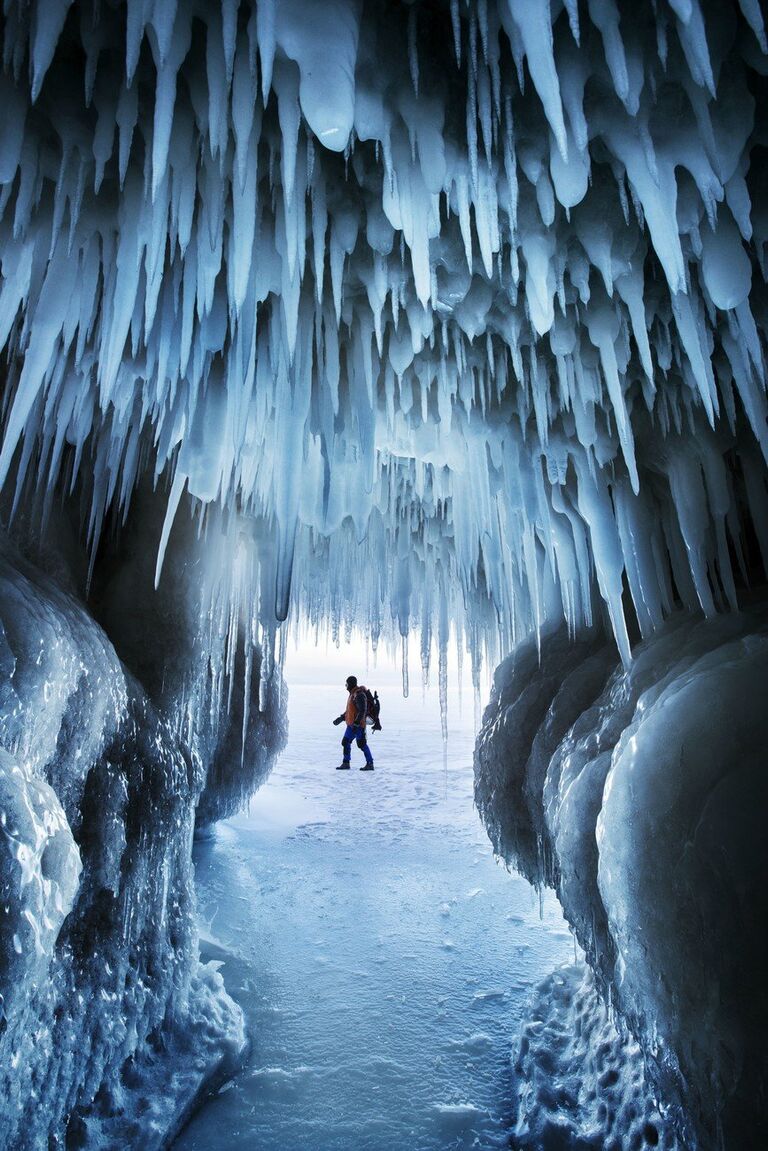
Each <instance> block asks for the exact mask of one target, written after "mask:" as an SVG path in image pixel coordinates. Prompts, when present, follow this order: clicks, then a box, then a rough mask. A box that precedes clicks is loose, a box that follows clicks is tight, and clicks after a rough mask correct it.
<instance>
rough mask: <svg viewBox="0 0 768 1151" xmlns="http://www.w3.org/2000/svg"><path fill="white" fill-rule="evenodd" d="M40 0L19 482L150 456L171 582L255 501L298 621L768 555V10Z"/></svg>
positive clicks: (21, 16) (414, 610)
mask: <svg viewBox="0 0 768 1151" xmlns="http://www.w3.org/2000/svg"><path fill="white" fill-rule="evenodd" d="M4 12H5V20H4V36H3V72H2V75H1V76H0V108H1V109H2V124H1V125H0V217H1V218H0V255H1V257H2V289H1V290H0V347H2V348H3V349H4V362H5V365H6V384H5V387H4V438H3V442H2V453H1V454H0V481H2V483H3V485H4V486H5V487H6V489H10V490H12V491H15V493H16V500H17V503H18V502H19V501H22V502H23V501H24V500H26V499H27V498H28V496H29V493H30V492H32V491H34V490H37V491H38V492H41V493H46V492H47V493H49V498H48V499H47V500H46V501H45V505H44V514H47V513H48V512H49V511H50V503H51V499H50V495H52V494H53V493H59V492H62V491H64V490H66V489H70V488H74V487H78V486H79V490H80V491H81V493H82V495H83V497H84V498H83V500H82V502H83V506H84V507H85V508H86V512H85V525H84V526H85V527H86V530H87V534H88V539H89V546H90V549H91V554H92V556H95V555H96V553H97V549H98V545H99V540H100V538H101V535H102V529H103V528H104V526H105V524H107V523H112V522H114V523H116V522H118V521H119V520H120V518H121V517H123V516H124V515H126V514H128V512H129V503H130V500H131V493H132V491H133V490H134V488H135V485H136V484H137V482H138V481H139V480H140V479H141V478H142V477H146V476H151V477H153V478H156V479H157V481H158V483H159V485H160V490H161V491H163V492H164V493H165V494H164V496H163V498H164V499H167V514H166V517H165V526H164V528H163V532H162V537H161V538H160V539H158V538H157V537H156V536H153V537H152V538H148V539H147V541H146V546H147V548H148V549H152V551H153V557H154V554H155V553H156V554H157V575H158V578H160V579H162V571H161V569H162V562H163V553H164V550H165V547H166V544H167V542H168V539H169V535H170V533H171V530H172V524H173V522H174V518H175V517H176V516H177V515H189V512H190V508H191V509H192V511H193V512H194V513H195V514H196V515H197V516H198V517H199V518H200V521H201V524H203V525H204V524H205V521H206V519H207V518H208V517H209V516H210V514H211V511H212V509H213V508H214V506H215V505H219V506H220V507H221V508H223V509H224V512H225V515H226V518H227V520H228V522H231V523H232V524H233V525H234V527H233V529H232V532H231V533H230V534H231V536H232V538H233V539H234V540H235V542H234V543H233V544H232V553H231V555H232V562H233V563H237V564H240V565H241V566H242V568H243V570H247V571H248V572H249V573H251V574H250V575H249V577H248V578H249V581H250V584H251V586H252V587H258V589H260V590H259V594H258V595H257V596H255V597H254V600H253V611H254V612H255V613H256V614H257V615H258V616H259V617H260V618H261V620H262V622H263V621H264V619H265V618H267V617H270V618H272V619H275V618H277V619H283V618H285V616H286V615H287V613H288V612H289V609H290V608H291V606H292V607H293V610H295V611H301V612H303V613H304V614H305V615H307V616H309V617H311V618H314V619H321V618H324V619H328V620H330V621H332V623H333V625H334V626H336V627H337V626H339V624H340V622H343V621H346V622H347V623H351V622H355V623H358V624H361V625H363V626H365V627H366V628H367V629H368V630H369V631H370V633H371V634H372V635H373V636H374V638H376V637H377V636H378V634H379V633H380V632H381V631H386V630H387V629H388V628H389V629H392V628H394V630H398V629H399V631H400V632H401V634H405V633H406V632H407V631H408V630H409V628H410V627H413V626H420V627H421V631H422V648H423V650H425V651H426V652H428V650H429V647H430V644H431V642H432V639H433V638H436V639H437V640H438V645H439V646H440V647H441V648H442V649H443V650H444V648H445V644H446V642H447V636H448V632H449V628H450V626H451V624H452V623H456V624H458V625H459V626H461V627H463V628H464V629H465V632H466V634H467V635H468V636H469V637H470V639H472V637H474V638H475V639H476V638H477V636H478V635H480V634H483V635H484V636H486V638H487V636H488V635H489V634H492V635H494V636H496V637H498V638H499V640H500V641H501V643H502V645H504V646H506V645H508V643H509V642H510V640H511V639H512V638H513V637H515V636H519V635H521V634H523V633H525V632H527V631H529V630H530V629H531V628H532V627H535V626H537V625H539V624H540V623H541V621H542V619H543V618H544V617H545V616H547V615H551V614H553V612H557V611H562V612H563V614H564V615H565V617H566V619H567V620H568V622H569V625H570V626H571V628H572V629H576V628H577V627H578V626H580V625H581V624H582V623H583V622H589V621H590V620H591V618H592V614H593V611H594V610H595V604H596V603H597V602H599V601H598V600H597V599H596V597H595V596H594V590H595V586H596V587H597V589H598V591H599V594H600V596H601V597H602V600H603V601H604V602H605V604H606V605H607V609H608V612H609V615H610V622H611V625H612V627H613V630H614V633H615V635H616V639H617V642H618V645H619V648H620V650H621V652H622V655H623V656H624V657H625V658H627V657H628V651H629V638H628V633H627V622H626V616H627V613H628V611H630V613H631V611H632V610H633V611H634V613H635V614H636V617H637V622H638V623H639V627H640V631H641V632H642V633H643V634H648V633H649V632H651V631H652V630H653V629H654V628H655V627H656V626H657V625H658V623H659V622H660V620H661V618H662V616H663V614H664V613H665V612H667V611H668V610H669V609H670V607H671V606H672V604H673V602H674V600H675V599H679V600H682V602H683V603H684V604H685V605H686V606H687V607H689V608H696V607H699V606H700V607H701V608H703V609H704V611H705V612H707V613H711V612H713V611H714V610H716V608H717V607H719V606H721V605H724V604H735V598H736V592H735V578H737V577H738V576H739V570H740V569H741V577H744V576H746V574H747V569H748V568H749V567H750V553H754V554H757V551H758V549H759V551H760V553H761V554H762V559H763V562H764V563H765V562H768V494H767V489H766V469H765V459H766V457H767V456H768V430H767V428H766V413H767V410H768V409H767V408H766V394H765V387H766V376H765V360H764V346H763V338H764V337H763V333H764V331H765V307H766V294H765V276H766V243H767V242H768V198H766V196H765V187H766V185H765V180H766V175H767V174H768V167H767V165H766V152H765V144H766V134H765V124H764V123H763V122H761V120H760V118H759V111H760V101H761V93H762V100H763V106H765V104H764V100H765V81H764V75H765V73H766V69H767V68H768V54H767V53H768V46H767V45H766V35H765V29H764V25H763V20H762V17H761V13H760V5H759V2H758V0H739V3H735V2H734V3H727V2H720V0H717V2H715V0H713V2H700V0H657V2H656V3H650V2H647V0H636V2H633V3H631V4H623V3H621V4H620V3H618V2H617V0H588V2H586V3H584V2H582V3H578V2H577V0H566V3H560V2H558V0H552V2H551V3H550V0H499V2H495V0H475V2H467V0H452V2H451V3H450V4H449V3H448V2H447V0H446V2H444V3H443V2H440V0H432V2H427V0H415V2H413V3H410V4H409V3H406V2H405V0H401V2H399V3H374V2H372V0H323V2H321V0H314V2H313V0H279V2H277V0H259V2H258V3H246V2H243V3H240V2H239V0H221V2H220V3H219V2H212V0H128V3H117V2H115V0H100V2H99V0H82V2H77V3H71V0H33V2H31V3H30V2H28V0H5V3H4ZM186 493H188V494H186ZM190 497H191V498H190ZM750 521H751V526H750ZM755 535H756V538H757V547H756V545H755ZM244 551H245V553H247V555H246V560H243V552H244ZM153 563H154V558H153ZM254 573H255V574H254ZM734 573H736V575H735V574H734ZM233 594H235V593H233ZM630 597H631V603H632V604H633V609H629V608H628V605H629V602H630Z"/></svg>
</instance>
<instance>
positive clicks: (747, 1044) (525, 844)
mask: <svg viewBox="0 0 768 1151" xmlns="http://www.w3.org/2000/svg"><path fill="white" fill-rule="evenodd" d="M767 682H768V614H767V613H766V609H765V605H764V604H763V605H760V606H758V605H753V606H752V607H751V608H749V609H748V610H746V611H745V612H744V613H742V614H733V615H727V616H722V617H720V618H719V619H717V620H714V621H705V620H702V619H701V617H698V618H697V617H693V616H690V615H687V614H684V613H678V614H676V615H674V616H673V617H672V618H671V619H670V620H669V621H668V622H667V623H666V624H665V625H664V627H663V628H662V629H661V630H660V631H659V632H658V633H657V634H656V635H655V636H654V637H653V638H652V639H650V640H648V641H646V642H645V643H643V644H640V645H639V646H638V647H637V648H636V649H634V651H633V662H632V666H631V667H630V668H629V669H625V668H623V667H622V666H621V665H618V666H617V661H616V655H615V651H614V650H613V648H612V645H606V644H605V643H603V642H601V641H600V640H599V638H597V637H596V636H593V637H590V636H584V637H582V638H581V639H580V640H579V641H578V642H577V643H576V644H575V645H574V644H573V643H572V642H571V640H570V639H569V637H568V636H567V635H566V634H565V631H564V629H563V630H560V631H548V632H547V633H546V635H545V637H544V639H543V642H542V648H541V659H539V653H538V651H537V648H536V643H535V641H534V640H529V641H528V642H527V643H526V644H523V645H521V646H520V648H519V649H518V650H517V651H516V652H515V653H513V655H511V656H510V657H509V658H508V659H507V660H505V661H504V663H502V664H501V665H500V667H499V668H498V669H497V672H496V677H495V682H494V691H493V695H492V699H491V703H490V705H489V707H488V710H487V711H486V714H485V717H484V726H483V731H482V732H481V735H480V737H479V741H478V746H477V753H476V763H475V797H476V801H477V805H478V808H479V809H480V812H481V814H482V816H483V819H484V820H485V822H486V826H487V827H488V830H489V834H490V836H491V839H492V841H493V843H494V846H495V848H496V850H497V851H498V852H499V853H500V854H501V855H502V856H503V857H504V858H505V859H506V860H507V861H508V862H509V863H510V864H512V865H514V866H516V867H519V868H520V869H521V870H523V872H524V873H525V874H526V875H527V876H528V877H529V878H530V879H531V880H532V881H533V882H535V883H537V884H542V883H546V884H549V885H551V886H553V887H554V888H555V889H556V891H557V893H558V897H559V899H560V901H561V903H562V905H563V908H564V910H565V913H566V916H567V918H568V920H569V922H570V923H571V925H572V927H573V929H574V932H575V934H576V937H577V939H578V940H579V943H580V944H581V946H582V947H583V949H584V951H585V954H586V957H587V960H588V961H589V963H590V965H591V967H592V968H593V969H594V971H595V972H596V974H597V981H598V986H599V987H600V988H601V989H602V993H603V996H604V998H605V999H606V1000H607V1001H608V1002H609V1003H611V1004H612V1006H613V1007H614V1008H615V1010H616V1012H617V1018H618V1019H619V1020H620V1021H622V1022H623V1025H624V1027H625V1028H628V1029H629V1031H630V1032H631V1033H632V1034H633V1035H634V1036H635V1038H636V1039H637V1041H638V1042H639V1044H640V1047H641V1049H642V1053H643V1057H644V1060H645V1064H646V1070H647V1073H648V1075H649V1078H650V1083H651V1084H652V1085H653V1088H654V1092H655V1094H656V1098H657V1099H658V1100H659V1101H660V1102H661V1103H662V1104H663V1106H664V1109H665V1111H666V1112H667V1114H668V1115H669V1117H670V1119H671V1121H672V1122H674V1124H675V1126H676V1128H677V1130H678V1132H679V1134H680V1136H681V1138H682V1140H683V1143H684V1145H685V1146H687V1147H691V1148H702V1149H703V1148H710V1147H723V1148H755V1151H757V1149H758V1148H759V1147H761V1146H762V1145H763V1143H764V1140H765V1123H766V1112H765V1098H766V1085H767V1084H768V1060H767V1059H766V1054H765V1044H764V1035H765V1029H766V1026H768V1006H767V1001H766V995H765V985H764V984H765V970H766V965H768V935H767V933H766V923H768V905H767V902H766V893H765V874H766V868H767V867H768V849H767V848H766V842H767V841H766V837H765V812H766V811H767V810H768V790H767V788H766V777H765V771H764V747H765V740H766V738H768V721H767V719H766V711H765V706H764V702H765V684H766V683H767ZM555 990H556V989H555ZM572 990H573V988H571V991H572ZM558 994H559V993H558ZM568 994H569V995H570V994H571V992H569V993H568ZM556 1014H557V1013H556V1011H554V1010H553V1017H554V1016H555V1015H556ZM545 1046H546V1045H544V1047H545ZM541 1050H543V1048H542V1049H541ZM541 1050H540V1054H541ZM543 1055H544V1057H545V1059H546V1057H547V1052H546V1050H543ZM549 1058H550V1060H551V1058H556V1056H553V1055H552V1053H550V1056H549ZM568 1058H569V1059H570V1058H571V1055H568ZM527 1062H528V1069H529V1070H530V1069H531V1068H532V1069H533V1077H534V1080H536V1081H538V1080H539V1078H540V1076H541V1075H545V1074H546V1070H547V1066H549V1067H550V1072H551V1062H550V1064H549V1065H548V1064H547V1063H546V1062H543V1063H542V1064H541V1067H540V1068H539V1069H538V1070H537V1060H536V1057H533V1056H532V1058H531V1060H528V1061H527ZM562 1070H563V1073H564V1075H566V1076H567V1074H569V1072H568V1069H567V1067H565V1066H564V1067H563V1068H562ZM550 1103H552V1101H551V1100H550ZM548 1106H549V1104H548ZM551 1111H552V1114H550V1116H549V1118H551V1119H553V1121H556V1120H557V1121H559V1122H561V1123H562V1124H563V1125H564V1126H565V1127H566V1128H568V1125H569V1122H570V1120H569V1118H568V1114H567V1112H568V1108H567V1106H564V1107H563V1108H562V1109H560V1111H559V1118H558V1115H557V1114H555V1113H557V1112H558V1108H557V1106H555V1105H554V1104H553V1105H552V1108H551ZM580 1121H583V1115H582V1116H581V1117H580V1118H576V1119H574V1122H576V1123H578V1122H580Z"/></svg>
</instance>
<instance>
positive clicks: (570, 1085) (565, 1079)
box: [512, 964, 681, 1151]
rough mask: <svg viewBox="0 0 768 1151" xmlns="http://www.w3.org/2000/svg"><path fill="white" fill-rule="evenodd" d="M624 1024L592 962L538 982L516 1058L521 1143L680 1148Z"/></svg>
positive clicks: (613, 1149) (614, 1149) (524, 1146)
mask: <svg viewBox="0 0 768 1151" xmlns="http://www.w3.org/2000/svg"><path fill="white" fill-rule="evenodd" d="M619 1027H620V1024H619V1025H618V1026H617V1020H616V1016H615V1015H614V1014H612V1013H611V1011H610V1009H609V1008H608V1007H607V1006H606V1004H605V1002H604V1000H603V999H601V997H600V994H599V992H598V990H597V988H596V987H595V982H594V977H593V974H592V971H591V970H590V968H589V967H585V966H584V965H582V964H573V965H571V966H568V967H560V968H558V969H557V971H555V972H554V973H553V974H552V975H550V976H549V977H548V978H547V979H546V980H545V981H544V982H543V983H542V984H541V986H540V987H538V988H537V990H536V994H535V996H534V997H533V1001H532V1004H531V1007H530V1009H529V1011H528V1013H527V1017H526V1020H525V1023H524V1024H523V1029H522V1034H521V1037H520V1042H519V1046H518V1049H517V1054H516V1056H515V1068H514V1070H515V1079H516V1082H517V1083H518V1085H519V1096H518V1105H517V1114H516V1122H515V1129H514V1135H513V1140H512V1145H513V1146H514V1147H515V1148H519V1149H520V1151H528V1149H530V1151H540V1149H541V1148H552V1149H553V1151H555V1149H560V1148H562V1149H563V1151H564V1149H565V1148H569V1147H574V1148H579V1151H588V1149H589V1151H622V1149H623V1148H627V1147H632V1148H636V1149H637V1151H641V1148H646V1147H661V1148H662V1149H663V1151H677V1149H678V1148H679V1147H681V1144H680V1142H679V1140H678V1139H677V1138H676V1136H675V1134H674V1132H673V1130H672V1128H671V1125H670V1124H669V1122H668V1121H667V1120H666V1118H665V1117H664V1116H663V1115H662V1114H661V1113H660V1111H659V1109H658V1107H657V1106H656V1104H655V1102H654V1098H653V1091H652V1089H651V1087H650V1084H649V1083H648V1079H647V1076H646V1074H645V1066H644V1064H643V1055H642V1051H641V1050H640V1047H639V1046H638V1044H637V1042H636V1041H635V1040H634V1039H633V1038H632V1036H631V1035H630V1034H629V1033H628V1032H627V1031H626V1029H622V1030H619Z"/></svg>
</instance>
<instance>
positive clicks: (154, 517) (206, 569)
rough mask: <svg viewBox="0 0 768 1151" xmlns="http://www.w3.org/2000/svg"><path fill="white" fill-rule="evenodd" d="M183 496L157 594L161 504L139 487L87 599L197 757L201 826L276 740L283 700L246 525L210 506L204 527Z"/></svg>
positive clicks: (231, 802)
mask: <svg viewBox="0 0 768 1151" xmlns="http://www.w3.org/2000/svg"><path fill="white" fill-rule="evenodd" d="M193 512H194V508H193V506H192V502H191V500H190V499H189V497H188V496H186V495H185V496H184V497H182V500H181V504H180V508H179V511H178V513H177V515H176V518H175V521H174V524H173V528H172V531H171V533H170V536H169V539H168V542H167V544H166V554H165V579H164V580H163V582H162V583H161V584H160V586H159V587H158V588H157V589H155V587H154V576H155V564H156V552H155V550H154V549H153V548H152V547H151V546H150V547H148V546H147V544H148V541H155V542H157V541H159V539H160V536H161V532H162V528H163V519H164V516H165V499H164V497H163V495H162V494H161V493H158V492H156V491H153V490H152V487H151V485H150V484H148V483H146V482H144V483H142V484H141V485H140V486H139V488H138V489H137V491H136V492H135V493H134V496H133V499H132V501H131V508H130V512H129V515H128V517H127V522H126V523H125V525H124V526H123V527H122V528H121V531H120V532H119V534H118V535H117V536H115V537H112V540H111V542H110V544H109V545H108V546H105V547H103V548H102V550H101V554H100V557H99V563H98V564H97V565H96V569H95V572H94V577H93V580H92V583H91V588H90V603H91V605H92V607H93V610H94V612H95V613H96V616H97V618H98V620H99V622H100V623H101V625H102V627H103V628H104V629H105V631H106V632H107V634H108V635H109V637H110V639H111V641H112V642H113V643H114V645H115V647H116V649H117V652H118V654H119V656H120V658H121V659H122V660H123V661H124V662H125V663H126V664H127V665H128V667H129V668H130V669H131V671H132V672H133V674H134V675H135V676H136V677H137V678H138V679H139V680H140V682H141V684H142V686H143V688H144V690H145V691H146V692H147V694H148V695H149V697H150V698H151V699H152V701H153V703H154V704H155V705H156V706H157V707H158V708H159V709H160V710H161V712H162V714H163V715H164V716H165V717H166V719H167V720H168V722H169V723H170V724H171V726H172V727H173V729H174V730H175V731H176V732H177V733H178V734H179V736H180V738H182V739H183V740H184V742H185V743H186V745H187V746H188V747H190V748H191V749H192V750H193V751H194V752H195V753H196V754H197V755H199V757H200V759H201V761H202V764H203V768H204V772H205V785H204V788H203V791H202V794H201V795H200V798H199V800H198V809H197V820H198V824H199V825H204V824H208V823H211V822H213V821H215V820H217V819H222V818H225V817H226V816H227V815H232V814H233V813H234V812H235V811H237V810H239V809H240V808H241V807H242V806H243V804H244V803H245V801H246V800H247V799H248V798H249V797H250V796H251V795H252V794H253V792H254V791H256V789H257V788H258V787H259V786H260V785H261V784H262V783H263V782H264V780H265V779H266V778H267V776H268V775H269V772H270V771H271V770H272V766H273V764H274V762H275V757H276V755H277V754H278V752H279V751H280V750H281V749H282V747H283V746H284V744H285V738H286V734H287V704H288V694H287V689H286V687H285V683H284V681H283V677H282V672H281V669H280V667H279V664H278V661H277V659H276V655H275V640H276V635H275V628H274V627H272V628H269V627H263V626H260V625H259V623H258V620H257V618H256V602H257V600H258V596H259V591H260V589H259V585H258V582H257V581H255V579H254V571H253V567H252V565H251V564H250V563H249V557H250V549H249V547H248V543H249V541H253V540H254V538H258V537H259V534H261V537H262V538H263V535H264V527H263V525H260V524H259V523H258V522H257V521H255V520H253V519H248V520H244V519H243V518H242V517H236V516H233V515H229V516H225V515H223V514H222V512H221V509H219V508H218V507H216V508H213V509H212V510H211V512H210V514H209V515H208V516H207V517H206V520H205V523H202V524H201V522H200V517H199V516H195V515H194V514H193Z"/></svg>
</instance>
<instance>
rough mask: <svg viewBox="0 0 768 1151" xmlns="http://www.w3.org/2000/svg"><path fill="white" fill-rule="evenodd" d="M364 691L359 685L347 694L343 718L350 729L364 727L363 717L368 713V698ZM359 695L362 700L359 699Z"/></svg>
mask: <svg viewBox="0 0 768 1151" xmlns="http://www.w3.org/2000/svg"><path fill="white" fill-rule="evenodd" d="M365 690H366V689H365V688H364V687H363V685H362V684H360V683H359V684H358V685H357V687H355V688H353V689H352V691H351V692H350V693H349V699H348V700H347V710H346V711H345V712H344V718H345V720H346V721H347V724H348V725H349V726H350V727H365V717H366V715H367V713H368V698H367V696H366V694H365ZM361 693H362V699H361V698H360V694H361Z"/></svg>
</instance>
